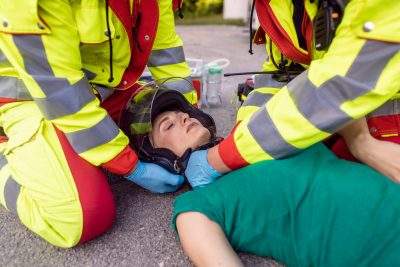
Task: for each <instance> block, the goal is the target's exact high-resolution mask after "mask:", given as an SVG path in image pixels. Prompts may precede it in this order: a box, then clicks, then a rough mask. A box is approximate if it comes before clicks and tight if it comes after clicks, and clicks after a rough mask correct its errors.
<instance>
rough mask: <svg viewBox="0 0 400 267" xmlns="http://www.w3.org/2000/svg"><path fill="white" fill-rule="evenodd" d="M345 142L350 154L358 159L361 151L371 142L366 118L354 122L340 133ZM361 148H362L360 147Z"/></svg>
mask: <svg viewBox="0 0 400 267" xmlns="http://www.w3.org/2000/svg"><path fill="white" fill-rule="evenodd" d="M338 133H339V134H340V135H341V136H342V137H343V139H344V140H345V142H346V144H347V146H348V147H349V150H350V152H351V153H352V154H353V156H355V157H356V158H358V157H359V156H360V155H358V154H359V150H360V148H361V147H362V146H364V145H366V144H367V142H368V141H369V140H371V138H372V137H371V135H370V133H369V130H368V125H367V120H366V119H365V118H361V119H358V120H356V121H353V122H352V123H351V124H349V125H348V126H346V127H345V128H343V129H341V130H340V131H339V132H338ZM360 146H361V147H360Z"/></svg>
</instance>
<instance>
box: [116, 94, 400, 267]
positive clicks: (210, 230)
mask: <svg viewBox="0 0 400 267" xmlns="http://www.w3.org/2000/svg"><path fill="white" fill-rule="evenodd" d="M153 90H154V89H153ZM154 92H156V93H153V94H152V96H151V97H149V98H148V99H147V104H145V105H142V104H141V103H140V102H141V101H136V100H137V99H136V97H134V98H133V101H132V103H131V104H130V105H129V109H128V111H129V110H130V109H134V110H135V112H133V113H132V114H138V110H141V109H143V107H145V106H146V105H147V113H146V112H145V113H146V114H144V113H142V114H143V116H142V117H141V118H138V117H137V116H136V117H129V116H128V115H129V113H130V112H128V113H127V114H128V115H127V114H125V116H123V118H124V120H123V124H124V125H125V129H126V131H128V133H129V134H130V136H131V141H132V144H133V145H134V147H135V148H136V149H137V150H138V152H139V155H141V156H142V157H143V160H144V159H147V160H152V161H154V162H158V163H159V164H160V165H162V166H164V167H166V168H168V169H169V170H170V171H172V172H178V173H182V171H183V169H184V168H185V159H187V158H188V154H190V151H191V150H193V149H198V148H204V147H207V146H209V145H210V144H211V145H213V144H214V143H215V142H218V139H217V138H215V124H214V122H213V120H212V119H211V118H210V117H209V116H208V115H206V114H204V113H203V112H201V111H200V110H194V109H193V108H192V107H191V106H190V105H189V103H187V102H186V101H185V100H184V98H183V97H181V96H179V95H178V94H177V93H174V92H172V91H170V92H167V91H163V90H162V89H159V91H154ZM149 99H151V101H150V103H152V105H149V101H148V100H149ZM179 99H180V100H179ZM145 102H146V101H145ZM149 108H150V109H149ZM150 110H151V116H149V115H150V114H149V112H150ZM146 116H147V121H146V120H144V119H143V118H145V117H146ZM149 118H150V120H149ZM151 124H152V128H151V127H150V125H151ZM136 133H139V134H136ZM174 205H175V211H174V216H173V226H174V227H175V229H176V231H177V233H178V235H179V238H180V241H181V244H182V246H183V248H184V250H185V252H186V253H187V255H188V256H189V258H190V259H191V260H192V261H193V262H194V264H195V265H198V266H216V265H218V266H241V262H240V259H239V258H238V256H237V255H236V253H235V250H236V251H242V252H248V253H253V254H256V255H259V256H266V257H272V258H274V259H276V260H278V261H280V262H282V263H284V264H286V265H287V266H400V257H398V251H399V249H400V239H399V238H398V236H399V234H400V225H399V223H398V218H399V217H400V185H398V184H395V183H394V182H392V181H391V180H389V179H388V178H386V177H385V176H383V175H381V174H379V173H377V172H376V171H374V170H372V169H371V168H369V167H367V166H365V165H361V164H357V163H352V162H348V161H344V160H340V159H338V158H336V156H335V155H333V154H332V152H330V151H329V150H328V149H327V148H326V147H325V146H324V145H323V144H321V143H319V144H316V145H314V146H312V147H310V148H308V149H306V150H305V151H303V152H301V153H299V154H297V155H294V156H292V157H290V158H287V159H284V160H275V161H264V162H260V163H257V164H254V165H251V166H248V167H246V168H243V169H240V170H236V171H233V172H231V173H229V174H227V175H225V176H224V177H222V178H220V179H219V180H218V181H216V182H214V183H213V184H211V185H209V186H207V187H203V188H197V189H196V190H194V191H191V192H187V193H185V194H183V195H181V196H179V197H178V198H177V199H176V200H175V203H174Z"/></svg>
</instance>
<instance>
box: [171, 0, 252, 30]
mask: <svg viewBox="0 0 400 267" xmlns="http://www.w3.org/2000/svg"><path fill="white" fill-rule="evenodd" d="M222 11H223V0H183V5H182V14H183V16H184V18H183V19H180V18H179V16H178V12H176V13H175V17H176V19H175V23H176V24H177V25H200V24H203V25H204V24H230V25H244V22H243V20H241V19H233V20H231V19H230V20H224V19H223V16H222Z"/></svg>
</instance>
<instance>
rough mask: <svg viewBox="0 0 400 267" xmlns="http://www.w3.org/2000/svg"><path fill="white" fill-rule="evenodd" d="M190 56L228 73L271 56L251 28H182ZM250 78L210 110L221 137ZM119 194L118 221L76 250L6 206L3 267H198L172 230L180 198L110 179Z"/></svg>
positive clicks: (232, 81)
mask: <svg viewBox="0 0 400 267" xmlns="http://www.w3.org/2000/svg"><path fill="white" fill-rule="evenodd" d="M177 31H178V33H179V34H180V35H181V37H182V39H183V40H184V43H185V46H184V48H185V54H186V57H188V58H197V59H202V60H203V61H204V63H207V62H210V61H212V60H214V59H217V58H228V59H229V60H230V65H229V66H228V67H227V68H226V69H225V70H224V72H240V71H257V70H259V69H260V68H261V64H262V62H263V60H264V59H265V57H266V54H265V50H264V47H262V46H256V47H254V48H253V49H254V55H252V56H251V55H249V53H248V52H247V51H248V49H249V44H248V40H249V37H248V30H247V27H238V26H178V27H177ZM245 78H246V76H235V77H230V78H228V77H227V78H224V79H223V84H222V85H223V86H222V104H221V105H220V106H217V107H211V108H206V111H207V112H210V113H211V115H212V116H213V117H214V118H215V121H216V123H217V128H218V132H219V134H220V135H221V136H226V135H227V134H229V132H230V130H231V129H232V126H233V125H234V121H235V113H236V108H235V105H232V104H230V100H231V96H232V93H233V91H234V89H235V88H236V87H237V84H238V83H239V82H243V81H244V79H245ZM109 181H110V183H111V184H112V185H111V188H112V190H113V192H114V195H115V202H116V206H117V218H116V221H115V223H114V225H113V227H112V228H111V229H110V230H109V231H108V232H107V233H105V234H104V235H102V236H100V237H98V238H96V239H94V240H92V241H90V242H88V243H86V244H83V245H80V246H77V247H75V248H72V249H60V248H57V247H54V246H52V245H50V244H48V243H47V242H45V241H43V240H42V239H41V238H39V237H37V236H36V235H35V234H33V233H32V232H30V231H29V230H28V229H27V228H26V227H25V226H23V225H22V224H21V223H20V222H19V220H18V219H17V218H16V217H15V216H14V215H13V214H11V213H8V212H7V211H6V210H5V208H3V207H2V206H1V207H0V266H159V267H163V266H192V264H191V263H190V261H189V260H188V258H187V257H186V256H185V254H184V253H183V251H182V249H181V246H180V244H179V241H178V239H177V238H176V236H175V233H174V231H173V230H172V228H171V215H172V203H173V200H174V198H175V197H176V196H177V195H179V194H182V193H183V192H185V191H187V190H190V189H189V187H188V186H187V185H185V186H184V187H183V188H182V189H181V190H180V191H179V192H176V193H174V194H165V195H160V194H153V193H150V192H146V191H145V190H144V189H141V188H140V187H138V186H136V185H135V184H133V183H131V182H129V181H126V180H123V179H121V178H118V177H110V178H109ZM240 257H241V258H242V260H243V262H244V263H245V265H246V266H282V265H281V264H279V263H277V262H276V261H273V260H271V259H266V258H261V257H257V256H253V255H248V254H240Z"/></svg>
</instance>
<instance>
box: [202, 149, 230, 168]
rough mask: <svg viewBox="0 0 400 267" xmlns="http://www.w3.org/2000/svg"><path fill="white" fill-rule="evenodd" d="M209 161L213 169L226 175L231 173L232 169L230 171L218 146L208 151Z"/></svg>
mask: <svg viewBox="0 0 400 267" xmlns="http://www.w3.org/2000/svg"><path fill="white" fill-rule="evenodd" d="M207 160H208V163H209V164H210V165H211V167H213V168H214V169H215V170H217V171H218V172H219V173H222V174H224V173H227V172H230V171H231V169H229V168H228V167H227V166H226V165H225V163H224V162H223V161H222V158H221V156H220V155H219V153H218V146H215V147H212V148H210V150H209V151H208V155H207Z"/></svg>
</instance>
